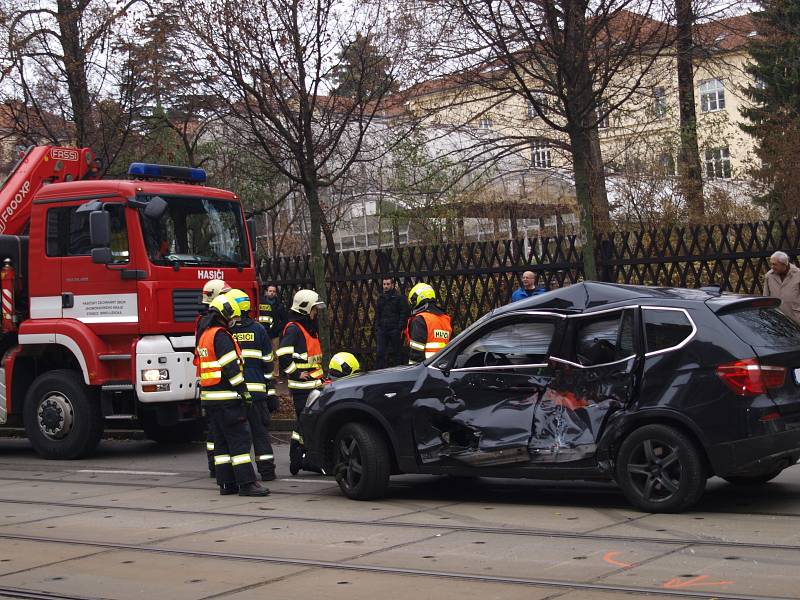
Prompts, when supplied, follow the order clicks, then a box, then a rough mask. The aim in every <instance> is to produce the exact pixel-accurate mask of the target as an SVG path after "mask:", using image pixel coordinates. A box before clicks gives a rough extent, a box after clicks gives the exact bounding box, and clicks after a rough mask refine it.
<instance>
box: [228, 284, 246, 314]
mask: <svg viewBox="0 0 800 600" xmlns="http://www.w3.org/2000/svg"><path fill="white" fill-rule="evenodd" d="M225 295H226V296H227V297H228V299H229V300H231V301H233V302H235V303H236V304H238V305H239V310H240V311H242V314H243V315H244V314H247V313H248V312H250V296H249V295H248V294H247V293H246V292H243V291H242V290H237V289H233V290H231V291H230V292H227V293H226V294H225Z"/></svg>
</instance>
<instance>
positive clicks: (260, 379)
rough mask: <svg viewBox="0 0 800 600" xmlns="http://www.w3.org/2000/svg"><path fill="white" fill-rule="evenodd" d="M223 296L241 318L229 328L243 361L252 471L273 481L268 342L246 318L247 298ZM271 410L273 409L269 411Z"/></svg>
mask: <svg viewBox="0 0 800 600" xmlns="http://www.w3.org/2000/svg"><path fill="white" fill-rule="evenodd" d="M225 296H226V297H227V298H228V299H229V300H231V301H233V302H235V303H236V304H238V306H239V310H240V311H241V313H242V318H241V320H240V321H239V323H238V324H237V325H235V326H234V327H233V328H231V333H232V334H233V339H235V340H236V341H237V342H238V343H239V347H240V348H241V349H242V358H244V380H245V383H246V384H247V391H248V392H250V395H251V396H253V402H252V404H251V405H250V407H249V408H248V409H247V420H248V421H249V423H250V431H252V433H253V450H254V451H255V457H256V470H257V471H258V472H259V474H260V475H261V480H262V481H273V480H274V479H275V455H274V454H273V452H272V444H270V440H269V422H270V408H269V404H268V402H267V398H268V395H269V394H270V393H272V396H273V397H274V398H276V399H277V397H276V396H275V389H274V386H273V385H272V341H271V340H270V338H269V335H267V330H266V329H264V326H263V325H261V324H260V323H256V322H255V321H254V320H253V319H252V318H251V316H250V296H248V295H247V294H246V293H245V292H243V291H242V290H231V291H230V292H228V293H227V294H225ZM273 410H274V409H273Z"/></svg>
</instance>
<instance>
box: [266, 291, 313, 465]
mask: <svg viewBox="0 0 800 600" xmlns="http://www.w3.org/2000/svg"><path fill="white" fill-rule="evenodd" d="M324 307H325V303H324V302H322V301H321V300H320V299H319V294H317V292H315V291H313V290H300V291H299V292H297V293H296V294H295V295H294V300H293V302H292V308H291V309H290V310H289V322H288V323H287V324H286V326H285V327H284V328H283V336H282V337H281V344H280V347H279V348H278V350H277V352H276V353H275V354H276V356H277V358H278V360H279V361H280V364H281V371H283V372H284V373H286V376H287V377H288V387H289V391H290V392H291V393H292V404H294V412H295V418H296V419H297V425H296V426H295V429H294V431H292V440H291V443H290V445H289V472H290V473H291V474H292V475H297V473H298V472H299V471H300V469H301V468H305V469H306V470H311V471H316V470H317V469H316V468H315V467H311V465H307V464H305V463H304V461H303V458H304V457H305V446H304V444H303V436H302V432H301V431H300V425H299V422H300V413H301V412H303V409H304V408H305V405H306V399H307V398H308V395H309V394H310V393H311V392H312V391H313V390H315V389H317V388H320V387H322V386H323V385H324V375H325V374H324V372H323V370H322V346H321V345H320V341H319V334H318V331H317V311H318V310H320V309H321V308H324ZM309 467H310V468H309Z"/></svg>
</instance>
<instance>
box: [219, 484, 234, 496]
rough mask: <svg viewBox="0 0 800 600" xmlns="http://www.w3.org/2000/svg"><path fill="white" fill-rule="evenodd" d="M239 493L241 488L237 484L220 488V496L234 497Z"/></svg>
mask: <svg viewBox="0 0 800 600" xmlns="http://www.w3.org/2000/svg"><path fill="white" fill-rule="evenodd" d="M238 493H239V486H238V485H236V484H235V483H223V484H222V485H221V486H219V495H220V496H233V495H234V494H238Z"/></svg>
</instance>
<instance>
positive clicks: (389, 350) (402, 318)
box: [375, 277, 410, 369]
mask: <svg viewBox="0 0 800 600" xmlns="http://www.w3.org/2000/svg"><path fill="white" fill-rule="evenodd" d="M382 285H383V292H382V293H381V295H380V297H379V298H378V304H377V308H376V310H375V339H376V341H377V345H378V349H377V353H376V356H375V368H376V369H382V368H384V367H393V366H395V365H399V364H401V363H402V359H401V356H400V354H401V352H402V351H403V342H402V336H401V334H402V332H403V330H404V329H405V327H406V322H407V321H408V315H409V312H410V311H409V308H408V303H407V302H406V299H405V298H404V297H403V296H402V295H401V294H400V293H399V292H398V291H397V288H396V287H395V282H394V279H393V278H391V277H385V278H384V279H383V280H382ZM389 355H391V358H389Z"/></svg>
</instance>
